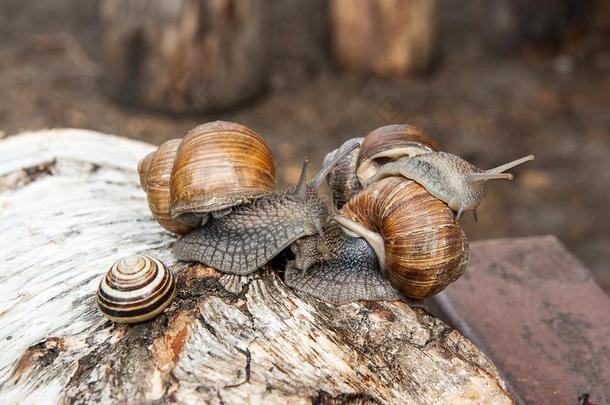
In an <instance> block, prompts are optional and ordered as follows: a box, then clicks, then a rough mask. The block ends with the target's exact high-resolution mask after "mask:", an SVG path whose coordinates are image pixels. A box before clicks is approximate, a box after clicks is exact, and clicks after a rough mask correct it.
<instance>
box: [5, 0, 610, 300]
mask: <svg viewBox="0 0 610 405" xmlns="http://www.w3.org/2000/svg"><path fill="white" fill-rule="evenodd" d="M215 119H223V120H230V121H237V122H239V123H242V124H244V125H246V126H248V127H250V128H252V129H254V130H255V131H257V132H258V133H260V134H261V135H263V137H264V138H265V139H266V140H267V142H268V143H269V145H270V147H271V149H272V151H273V153H274V157H275V159H276V162H277V164H276V167H277V171H278V174H279V178H280V182H282V183H283V184H281V186H282V187H283V186H285V185H286V184H289V183H293V182H295V181H296V178H297V177H298V173H299V170H300V164H301V161H302V158H303V157H304V156H310V157H311V158H312V160H313V163H314V166H316V167H317V165H319V164H320V163H321V161H322V159H323V157H324V155H325V153H326V152H328V151H330V150H331V149H333V148H335V147H336V146H338V145H339V144H340V143H341V142H343V141H344V140H346V139H348V138H350V137H354V136H364V135H365V134H367V133H368V132H370V131H371V130H373V129H375V128H377V127H379V126H383V125H387V124H390V123H401V122H416V123H418V124H419V125H421V126H422V127H423V128H425V129H426V130H427V131H428V132H430V133H431V134H432V135H433V136H434V137H436V138H437V139H438V140H439V141H440V142H441V144H442V145H443V146H444V149H445V150H446V151H449V152H452V153H454V154H458V155H461V156H462V157H464V158H466V159H467V160H469V161H471V162H472V163H474V164H475V165H477V166H479V167H481V168H490V167H493V166H496V165H498V164H500V163H504V162H506V161H509V160H512V159H515V158H517V157H521V156H523V155H526V154H529V153H533V154H535V155H536V161H534V162H531V163H528V164H526V165H524V166H522V167H520V168H518V169H515V170H514V172H515V173H516V174H517V176H516V178H515V180H514V181H513V182H512V183H508V182H491V183H490V184H489V186H488V196H487V198H486V199H485V201H484V202H483V204H482V206H481V207H480V209H479V222H478V223H475V222H474V220H473V218H472V215H467V216H466V217H464V218H463V220H462V223H463V224H464V227H465V229H466V232H467V234H468V235H469V237H470V239H472V240H478V239H485V238H503V237H518V236H527V235H541V234H554V235H557V236H558V237H559V238H560V239H561V240H562V241H563V242H564V243H565V244H566V245H567V246H568V247H569V249H570V250H571V251H573V252H574V253H575V254H576V255H577V256H578V257H579V258H580V259H581V260H582V261H583V262H584V263H585V264H586V265H587V266H588V267H589V268H590V269H592V270H593V272H594V274H595V277H596V279H597V280H598V282H599V283H600V284H601V285H602V287H603V288H605V290H606V292H610V270H609V268H610V209H609V207H610V192H609V189H610V3H608V2H607V1H606V0H582V1H576V0H538V1H536V0H513V1H511V0H489V1H478V0H475V1H469V2H462V1H458V0H437V1H434V0H328V1H327V0H277V1H273V2H270V1H265V0H173V1H165V0H99V1H95V0H55V1H52V2H51V1H45V0H28V1H23V0H0V137H6V136H11V135H14V134H17V133H19V132H22V131H27V130H36V129H41V128H52V127H79V128H89V129H93V130H97V131H102V132H106V133H113V134H117V135H121V136H125V137H129V138H134V139H139V140H142V141H146V142H149V143H154V144H159V143H161V142H163V141H165V140H167V139H170V138H176V137H181V136H182V135H183V134H184V133H185V132H186V131H187V130H188V129H190V128H192V127H194V126H195V125H197V124H199V123H203V122H206V121H210V120H215Z"/></svg>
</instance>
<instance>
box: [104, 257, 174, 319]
mask: <svg viewBox="0 0 610 405" xmlns="http://www.w3.org/2000/svg"><path fill="white" fill-rule="evenodd" d="M175 294H176V280H175V278H174V275H173V274H172V272H171V270H170V269H168V268H167V267H166V266H165V265H164V264H163V263H162V262H161V261H160V260H158V259H155V258H152V257H150V256H144V255H134V256H127V257H124V258H122V259H120V260H118V261H117V262H115V263H114V264H113V265H112V267H111V268H110V270H108V272H107V273H106V275H105V276H104V278H103V279H102V280H101V282H100V285H99V287H98V290H97V303H98V306H99V308H100V311H102V313H103V314H104V316H105V317H107V318H108V319H110V320H111V321H113V322H118V323H136V322H144V321H147V320H149V319H152V318H154V317H156V316H157V315H159V314H160V313H161V312H163V310H164V309H165V308H167V306H168V305H169V304H170V303H171V302H172V300H173V299H174V296H175Z"/></svg>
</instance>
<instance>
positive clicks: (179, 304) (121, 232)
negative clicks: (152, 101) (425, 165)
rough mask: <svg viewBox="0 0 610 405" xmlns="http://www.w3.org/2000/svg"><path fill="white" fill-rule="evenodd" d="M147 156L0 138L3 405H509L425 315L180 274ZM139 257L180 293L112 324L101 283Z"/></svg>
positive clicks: (116, 143)
mask: <svg viewBox="0 0 610 405" xmlns="http://www.w3.org/2000/svg"><path fill="white" fill-rule="evenodd" d="M152 149H153V147H152V146H151V145H147V144H143V143H139V142H135V141H131V140H126V139H122V138H117V137H112V136H109V135H102V134H99V133H94V132H91V131H84V130H53V131H41V132H36V133H29V134H23V135H19V136H15V137H11V138H8V139H6V140H4V141H2V142H0V155H1V156H2V157H3V159H2V161H0V207H1V211H0V215H1V216H0V218H1V221H0V257H2V266H0V341H1V342H2V350H1V351H0V398H1V401H0V402H2V403H16V402H21V403H55V402H60V401H61V402H66V403H89V402H96V401H104V402H105V403H107V402H112V403H147V402H153V401H157V402H155V403H170V402H179V403H202V402H205V403H213V404H239V403H278V404H283V403H287V402H290V403H327V404H334V403H388V404H390V403H409V404H432V403H483V404H487V403H494V404H499V403H512V400H511V398H510V396H509V394H508V393H507V391H506V388H505V384H504V382H503V380H502V379H501V377H500V376H499V374H498V371H497V370H496V368H495V367H494V365H493V364H492V363H491V362H490V361H489V360H488V359H487V358H486V357H485V356H484V355H483V354H482V353H481V352H480V351H479V350H478V349H477V348H476V347H475V346H474V345H472V343H470V342H469V341H468V340H467V339H465V338H464V337H462V336H461V335H460V334H459V333H458V332H457V331H455V330H452V329H450V328H449V327H448V326H447V325H445V324H444V323H442V322H441V321H440V320H438V319H436V318H434V317H432V316H430V315H429V314H427V313H426V312H425V311H424V310H422V309H411V308H410V307H409V306H408V305H406V304H405V303H403V302H400V301H396V302H377V303H375V302H360V303H352V304H348V305H342V306H332V305H327V304H325V303H323V302H320V301H318V300H316V299H313V298H311V297H308V296H306V295H304V294H301V293H298V292H295V291H293V290H291V289H289V288H288V287H287V286H286V285H285V284H284V283H283V281H282V279H281V277H280V276H279V275H278V274H277V273H276V272H274V271H273V270H272V269H271V268H264V269H262V270H259V271H258V272H256V273H254V274H253V275H251V276H248V277H236V276H228V275H223V274H221V273H219V272H217V271H215V270H213V269H211V268H207V267H204V266H201V265H188V264H184V263H176V262H175V260H174V259H172V257H171V255H170V253H169V248H170V247H171V245H172V243H173V242H174V237H173V236H172V235H170V234H169V233H167V232H165V231H164V230H163V229H162V228H161V227H160V226H159V225H158V224H157V223H156V222H154V220H153V219H152V217H151V215H150V213H149V212H148V208H147V204H146V200H145V195H144V192H143V191H142V190H140V189H139V186H138V177H137V173H136V165H137V162H138V160H139V159H140V158H141V157H142V156H144V155H145V154H146V153H148V152H149V151H151V150H152ZM142 252H146V253H148V254H152V255H155V256H156V257H158V258H160V259H161V260H163V261H164V262H165V263H166V264H167V265H169V266H171V267H172V268H173V270H174V271H175V274H176V275H177V279H178V287H177V297H176V299H175V301H174V302H173V303H172V304H171V305H170V307H168V309H167V310H166V311H165V312H164V313H163V314H161V315H160V316H159V317H157V318H156V319H154V320H152V321H149V322H145V323H141V324H136V325H116V324H113V323H111V322H110V321H107V320H106V319H105V318H104V317H103V316H102V315H101V314H100V312H98V309H97V306H96V302H95V291H96V288H97V285H98V283H99V280H100V277H101V275H102V274H103V273H104V272H105V271H106V270H107V269H108V268H109V266H110V265H111V264H112V263H113V262H114V261H115V260H117V259H119V258H120V257H122V256H125V255H130V254H135V253H142Z"/></svg>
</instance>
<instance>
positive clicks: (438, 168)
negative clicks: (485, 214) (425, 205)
mask: <svg viewBox="0 0 610 405" xmlns="http://www.w3.org/2000/svg"><path fill="white" fill-rule="evenodd" d="M533 159H534V156H533V155H528V156H525V157H523V158H520V159H517V160H514V161H512V162H509V163H506V164H503V165H501V166H498V167H496V168H493V169H489V170H481V169H478V168H477V167H475V166H474V165H472V164H470V163H468V162H467V161H465V160H464V159H462V158H460V157H459V156H456V155H452V154H450V153H446V152H432V153H424V154H420V155H416V156H412V157H404V158H401V159H399V160H397V161H395V162H390V163H387V164H385V165H383V166H382V167H380V168H379V170H378V171H377V172H376V173H375V175H374V176H373V177H371V178H370V179H369V180H368V182H375V181H378V180H380V179H383V178H385V177H388V176H396V175H401V176H404V177H405V178H407V179H412V180H415V181H416V182H418V183H419V184H421V185H422V186H423V187H424V188H425V189H426V190H427V191H428V192H429V193H430V194H432V195H433V196H435V197H437V198H439V199H440V200H442V201H444V202H445V203H447V204H448V205H449V207H450V208H451V209H452V210H454V211H456V212H457V215H456V218H457V219H459V218H460V216H461V214H462V213H463V212H464V211H468V210H473V211H475V216H476V209H477V207H478V206H479V204H480V203H481V200H482V199H483V196H484V195H485V188H484V186H485V182H486V181H489V180H494V179H506V180H512V178H513V175H512V174H510V173H503V172H504V171H505V170H508V169H510V168H512V167H515V166H517V165H520V164H522V163H524V162H527V161H529V160H533Z"/></svg>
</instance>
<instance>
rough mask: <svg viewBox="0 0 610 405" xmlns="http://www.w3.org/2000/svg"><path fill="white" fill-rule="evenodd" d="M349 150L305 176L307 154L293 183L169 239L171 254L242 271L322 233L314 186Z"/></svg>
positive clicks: (323, 214)
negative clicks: (315, 171) (173, 239)
mask: <svg viewBox="0 0 610 405" xmlns="http://www.w3.org/2000/svg"><path fill="white" fill-rule="evenodd" d="M350 151H351V150H349V149H347V150H345V151H343V152H342V153H340V154H338V155H337V156H336V157H335V158H334V159H332V160H330V161H327V162H325V164H324V165H323V166H322V168H321V169H320V171H319V172H318V174H316V176H315V177H314V178H313V179H312V180H310V181H307V168H308V166H309V160H308V159H306V160H305V162H304V164H303V169H302V172H301V176H300V179H299V182H298V184H297V186H295V187H291V188H289V189H288V190H286V191H283V192H276V193H270V194H266V195H263V196H261V197H258V198H254V199H252V200H251V201H249V202H247V203H245V204H242V205H240V206H237V207H235V208H233V210H232V212H231V214H229V215H226V216H224V217H221V218H212V219H210V220H209V221H208V223H206V224H205V225H204V226H202V227H200V228H198V229H195V230H194V231H192V232H191V233H189V234H188V235H186V236H184V237H182V238H181V239H179V240H178V241H177V242H176V243H175V244H174V248H173V253H174V256H176V257H177V258H178V259H179V260H185V261H196V262H201V263H203V264H206V265H208V266H210V267H213V268H215V269H217V270H219V271H221V272H224V273H229V274H237V275H245V274H250V273H252V272H254V271H255V270H256V269H258V268H260V267H261V266H263V265H264V264H265V263H267V262H268V261H269V260H270V259H272V258H273V257H275V256H276V255H277V254H278V253H279V252H281V251H282V250H283V249H285V248H286V247H288V246H290V244H291V243H293V242H294V241H295V240H297V239H299V238H302V237H304V236H307V235H313V234H316V233H318V234H323V229H322V228H323V225H324V223H325V222H326V220H327V218H328V208H327V206H326V203H325V202H324V201H323V200H322V198H321V197H320V196H319V194H318V187H319V186H320V183H321V182H322V181H323V180H324V178H326V175H327V174H328V172H329V170H331V169H332V168H333V167H334V166H335V164H336V163H337V162H338V161H339V160H341V159H342V158H343V157H344V155H345V154H347V153H349V152H350Z"/></svg>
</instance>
